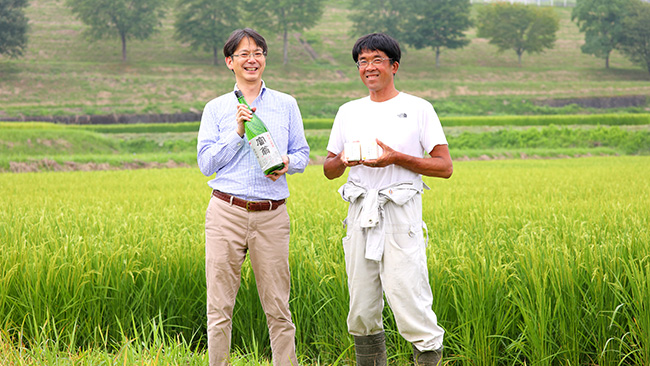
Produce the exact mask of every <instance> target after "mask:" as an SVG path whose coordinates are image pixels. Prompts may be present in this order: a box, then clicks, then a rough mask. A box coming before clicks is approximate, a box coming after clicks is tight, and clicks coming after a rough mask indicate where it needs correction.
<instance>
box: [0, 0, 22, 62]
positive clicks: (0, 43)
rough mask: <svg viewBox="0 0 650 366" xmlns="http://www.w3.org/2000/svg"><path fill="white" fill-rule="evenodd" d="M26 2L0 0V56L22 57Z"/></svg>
mask: <svg viewBox="0 0 650 366" xmlns="http://www.w3.org/2000/svg"><path fill="white" fill-rule="evenodd" d="M25 7H27V0H0V55H2V54H5V55H8V56H9V57H18V56H22V55H23V53H24V52H25V48H26V47H27V30H28V29H29V26H28V24H27V23H28V19H27V17H26V16H25Z"/></svg>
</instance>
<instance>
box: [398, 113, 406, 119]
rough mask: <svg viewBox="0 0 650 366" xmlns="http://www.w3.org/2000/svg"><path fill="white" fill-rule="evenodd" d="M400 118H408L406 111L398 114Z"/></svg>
mask: <svg viewBox="0 0 650 366" xmlns="http://www.w3.org/2000/svg"><path fill="white" fill-rule="evenodd" d="M397 117H399V118H406V113H400V114H398V115H397Z"/></svg>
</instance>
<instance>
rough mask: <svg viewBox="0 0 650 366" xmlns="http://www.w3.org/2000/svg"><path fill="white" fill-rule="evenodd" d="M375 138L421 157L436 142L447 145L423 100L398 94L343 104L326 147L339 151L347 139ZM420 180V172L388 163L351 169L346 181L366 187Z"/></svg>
mask: <svg viewBox="0 0 650 366" xmlns="http://www.w3.org/2000/svg"><path fill="white" fill-rule="evenodd" d="M375 138H377V139H379V141H381V142H383V143H384V144H386V145H388V146H389V147H391V148H392V149H394V150H396V151H399V152H402V153H405V154H409V155H411V156H416V157H423V156H424V155H425V154H428V153H429V152H431V150H433V148H434V147H435V146H436V145H447V139H446V138H445V133H444V132H443V130H442V126H441V125H440V120H439V119H438V115H437V114H436V112H435V111H434V109H433V106H432V105H431V103H429V102H427V101H426V100H424V99H422V98H419V97H416V96H413V95H410V94H406V93H399V94H398V95H397V96H395V97H394V98H392V99H390V100H387V101H385V102H380V103H378V102H373V101H372V100H370V97H369V96H368V97H365V98H361V99H357V100H353V101H350V102H348V103H345V104H344V105H342V106H341V107H340V108H339V111H338V113H337V114H336V118H335V119H334V125H333V126H332V132H331V134H330V139H329V143H328V144H327V150H328V151H329V152H331V153H334V154H337V155H338V154H339V153H341V151H343V149H344V144H345V143H347V142H356V141H367V140H373V141H374V139H375ZM414 179H421V177H420V174H417V173H414V172H412V171H410V170H408V169H405V168H402V167H399V166H396V165H389V166H387V167H384V168H371V167H367V166H363V165H359V166H355V167H352V168H350V172H349V174H348V181H350V182H355V183H357V184H359V185H362V186H364V187H367V188H369V189H372V188H376V189H380V188H384V187H387V186H388V185H391V184H394V183H399V182H405V181H412V180H414Z"/></svg>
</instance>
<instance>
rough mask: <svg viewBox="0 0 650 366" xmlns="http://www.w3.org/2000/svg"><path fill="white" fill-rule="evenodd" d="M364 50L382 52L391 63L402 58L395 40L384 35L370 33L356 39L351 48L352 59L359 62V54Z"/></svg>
mask: <svg viewBox="0 0 650 366" xmlns="http://www.w3.org/2000/svg"><path fill="white" fill-rule="evenodd" d="M364 50H367V51H382V52H384V53H385V54H386V56H388V58H390V60H391V63H393V62H398V63H399V60H400V59H401V58H402V50H401V49H400V48H399V43H398V42H397V41H396V40H395V38H393V37H391V36H389V35H387V34H384V33H371V34H366V35H365V36H363V37H361V38H359V39H357V42H356V43H355V44H354V47H352V59H354V62H357V61H359V54H360V53H362V52H363V51H364Z"/></svg>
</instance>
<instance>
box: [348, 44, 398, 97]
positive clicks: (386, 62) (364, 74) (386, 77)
mask: <svg viewBox="0 0 650 366" xmlns="http://www.w3.org/2000/svg"><path fill="white" fill-rule="evenodd" d="M378 59H383V60H382V61H381V62H378V64H376V65H375V63H373V61H375V60H378ZM358 61H366V62H367V65H366V66H361V67H359V77H360V78H361V81H362V82H363V83H364V84H365V85H366V87H368V91H370V97H371V99H372V100H374V101H383V100H387V99H390V98H392V97H394V96H395V95H397V89H395V83H394V78H395V73H397V69H398V68H399V63H398V62H391V60H390V59H389V58H388V56H387V55H386V53H384V52H383V51H379V50H374V51H371V50H362V51H361V53H360V54H359V58H358Z"/></svg>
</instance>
